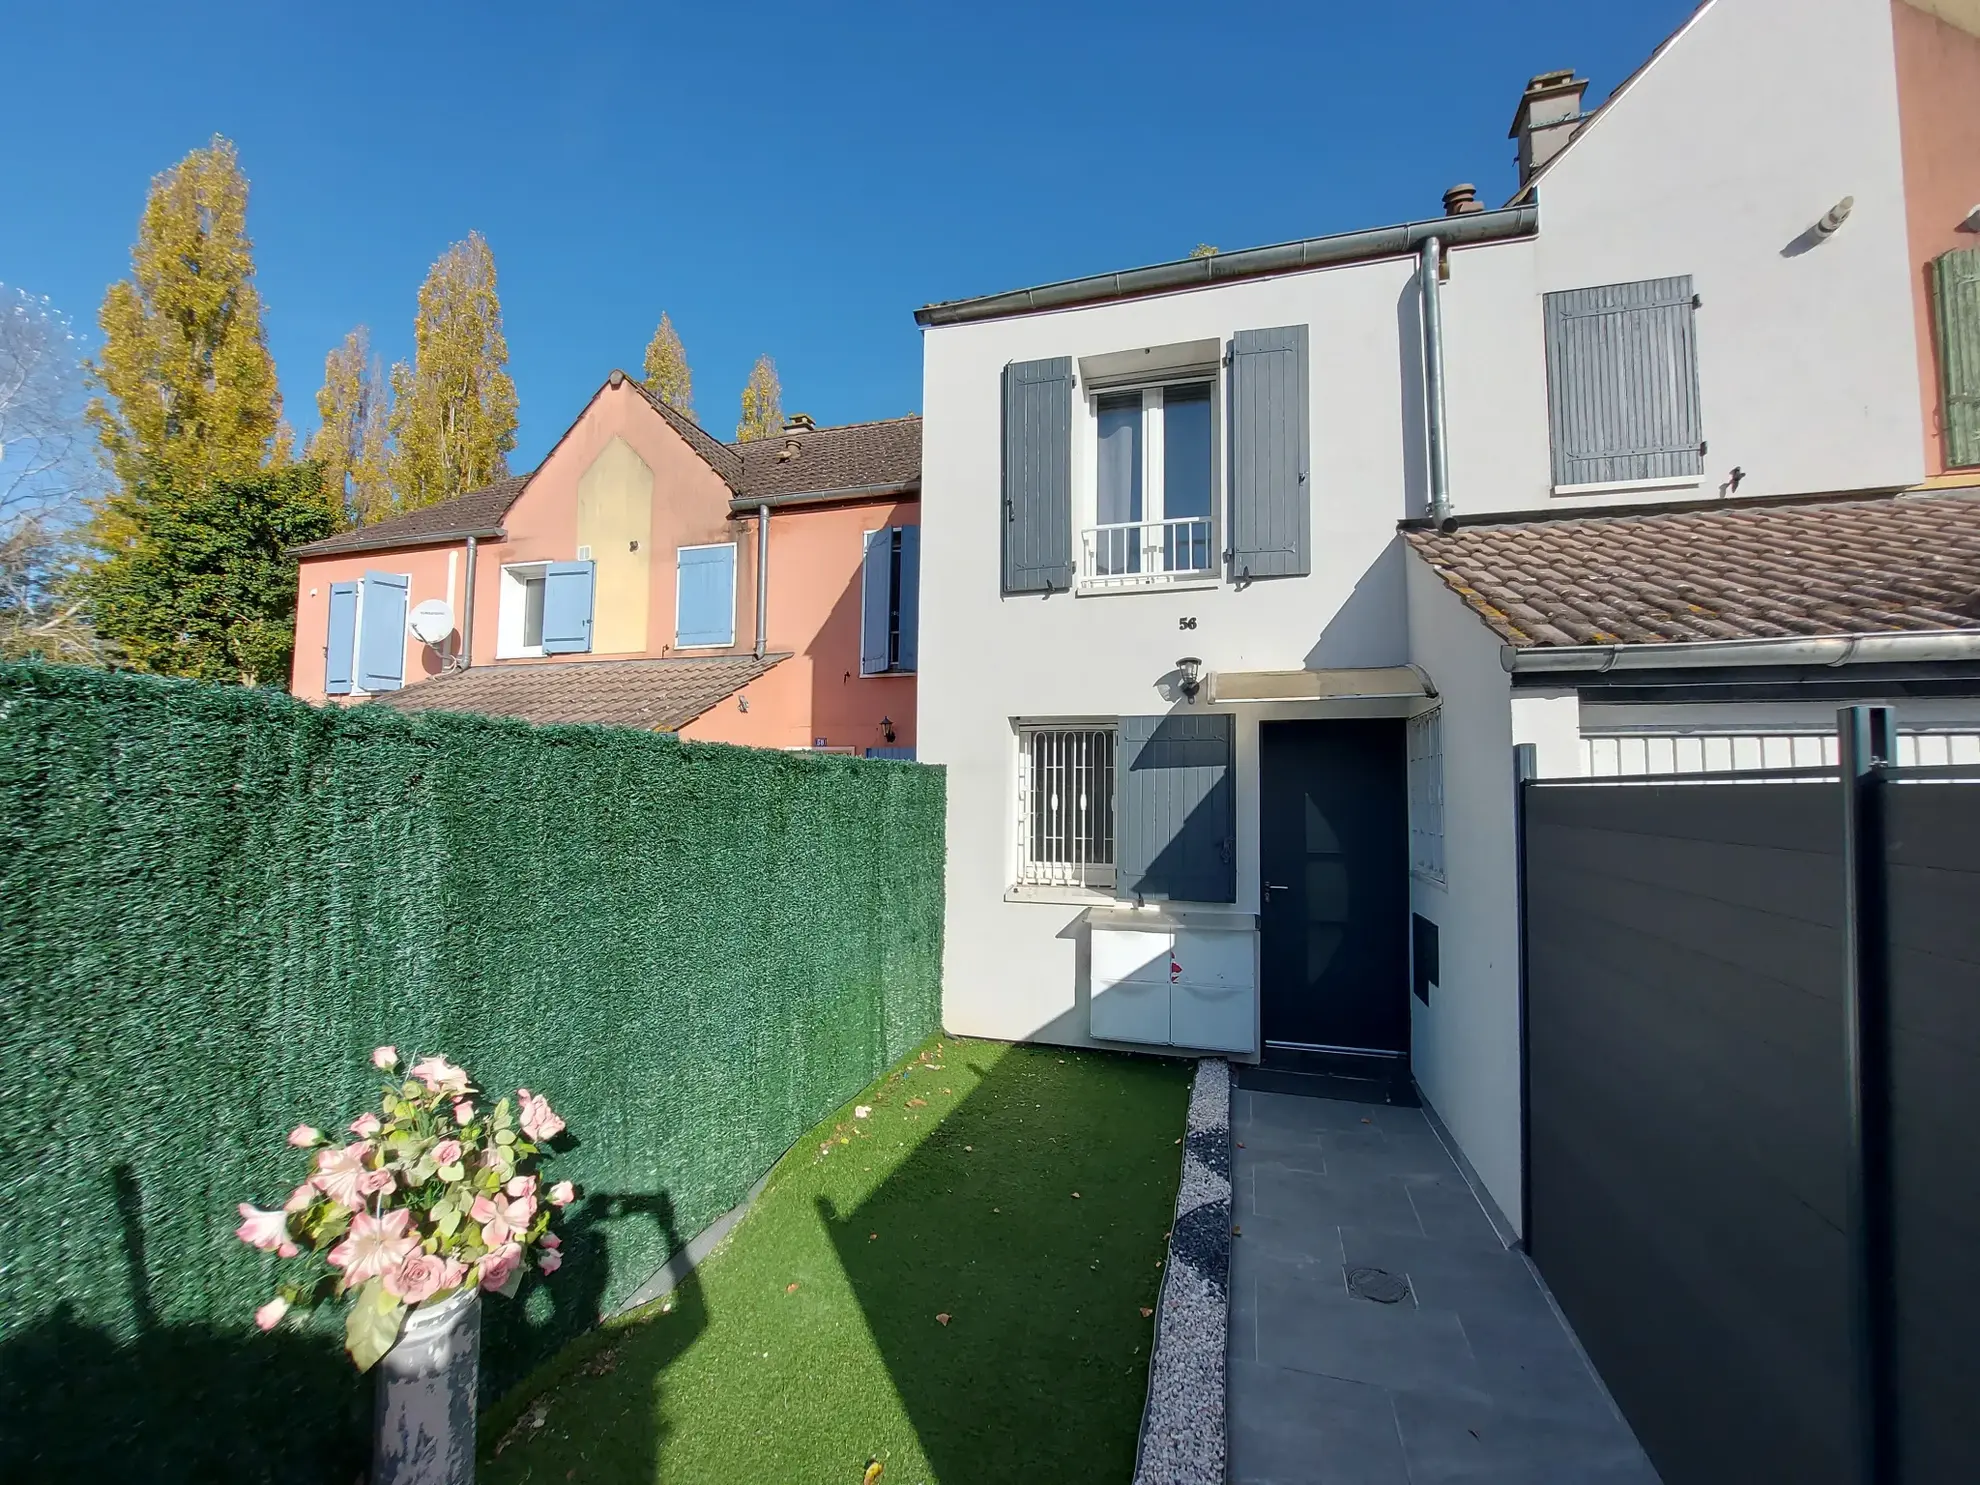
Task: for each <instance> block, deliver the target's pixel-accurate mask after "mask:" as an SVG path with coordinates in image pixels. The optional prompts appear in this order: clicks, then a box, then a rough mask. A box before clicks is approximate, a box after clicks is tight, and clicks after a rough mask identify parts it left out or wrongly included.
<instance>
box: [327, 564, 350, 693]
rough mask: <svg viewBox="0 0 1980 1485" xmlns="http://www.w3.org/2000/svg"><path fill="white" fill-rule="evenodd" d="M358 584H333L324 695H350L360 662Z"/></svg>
mask: <svg viewBox="0 0 1980 1485" xmlns="http://www.w3.org/2000/svg"><path fill="white" fill-rule="evenodd" d="M357 595H358V585H357V584H356V583H332V584H331V585H330V629H329V634H328V638H327V642H326V643H325V645H324V649H323V694H324V695H325V696H348V695H350V694H351V679H352V677H353V675H354V673H355V672H354V668H353V667H354V666H355V664H356V662H357V609H358V597H357Z"/></svg>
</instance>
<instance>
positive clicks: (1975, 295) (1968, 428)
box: [1932, 248, 1980, 469]
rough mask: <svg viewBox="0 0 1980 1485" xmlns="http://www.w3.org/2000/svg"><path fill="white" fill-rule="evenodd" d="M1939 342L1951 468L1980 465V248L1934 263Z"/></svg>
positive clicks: (1941, 402)
mask: <svg viewBox="0 0 1980 1485" xmlns="http://www.w3.org/2000/svg"><path fill="white" fill-rule="evenodd" d="M1932 314H1933V318H1934V320H1936V321H1937V324H1938V339H1939V427H1940V429H1941V431H1942V432H1943V434H1944V436H1945V441H1946V468H1948V469H1963V468H1966V467H1968V466H1971V465H1975V464H1980V248H1955V249H1953V250H1952V251H1951V252H1949V253H1941V254H1940V255H1939V256H1938V257H1937V258H1935V259H1933V260H1932Z"/></svg>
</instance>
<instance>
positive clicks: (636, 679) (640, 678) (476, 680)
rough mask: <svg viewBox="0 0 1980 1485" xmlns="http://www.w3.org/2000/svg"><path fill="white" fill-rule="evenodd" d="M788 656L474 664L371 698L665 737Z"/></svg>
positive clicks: (408, 707) (410, 707) (406, 707)
mask: <svg viewBox="0 0 1980 1485" xmlns="http://www.w3.org/2000/svg"><path fill="white" fill-rule="evenodd" d="M788 658H789V656H788V655H782V654H772V655H765V656H764V657H763V658H762V659H761V660H759V659H757V658H756V657H755V656H754V655H710V656H696V657H694V658H690V659H679V658H668V659H664V660H554V661H546V662H544V663H541V664H526V665H511V664H496V665H477V666H475V667H473V668H472V669H470V670H456V671H451V672H449V673H447V674H446V675H438V676H434V677H433V678H432V679H431V680H425V681H419V682H417V683H415V684H414V685H410V686H407V687H406V688H405V689H404V690H401V691H388V692H386V693H384V694H383V695H380V696H376V697H374V698H372V699H373V700H374V701H376V702H377V703H378V704H379V705H381V706H389V707H391V708H392V709H393V710H395V711H402V712H421V711H430V712H479V713H481V714H482V715H484V716H491V717H515V718H517V719H518V720H520V721H524V722H536V723H546V722H594V723H597V724H599V725H601V726H605V727H639V728H643V729H645V730H646V731H649V732H672V731H675V730H677V729H679V728H681V727H685V726H686V725H687V724H688V723H689V722H692V721H693V720H694V719H695V718H696V717H698V716H700V715H701V714H702V713H704V712H706V711H708V710H709V709H710V708H712V707H714V706H715V705H717V704H718V703H720V702H722V701H724V700H726V699H727V698H728V697H730V696H733V695H735V693H736V692H738V691H740V690H741V689H742V688H743V687H744V686H747V685H748V684H749V683H750V682H751V681H753V680H755V679H756V678H757V677H758V676H760V675H763V674H764V673H765V672H767V671H769V670H770V669H771V668H772V667H774V666H775V665H776V664H777V662H778V661H780V660H785V659H788Z"/></svg>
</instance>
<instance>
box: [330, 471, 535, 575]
mask: <svg viewBox="0 0 1980 1485" xmlns="http://www.w3.org/2000/svg"><path fill="white" fill-rule="evenodd" d="M528 483H529V476H528V475H526V474H518V475H512V476H511V477H510V478H508V479H505V480H497V481H496V482H495V483H494V484H492V485H488V486H486V487H485V488H483V489H479V490H470V491H468V492H467V494H465V495H456V496H454V498H453V499H451V500H436V501H434V502H433V504H431V505H422V506H421V507H420V508H419V509H418V510H409V511H407V512H406V513H405V514H404V515H402V516H393V517H392V518H391V519H389V520H385V521H374V522H373V523H372V524H371V525H369V526H353V527H352V528H351V529H350V530H349V531H339V532H338V533H337V534H336V535H335V536H326V537H324V538H323V540H321V541H313V542H311V543H309V545H307V546H301V547H297V548H296V549H295V550H294V552H293V553H292V555H294V556H298V557H317V556H323V555H326V554H328V553H331V552H366V551H370V550H372V549H373V548H378V547H410V546H418V545H419V544H420V543H421V542H428V541H444V540H447V539H449V538H452V537H459V536H463V535H465V534H467V533H468V532H473V533H474V534H475V535H476V536H486V535H488V534H489V533H490V532H493V531H499V530H500V529H501V526H502V518H503V517H504V516H506V515H507V514H508V513H509V507H510V506H512V505H514V504H515V503H516V497H517V496H518V495H520V494H522V492H523V486H524V485H526V484H528Z"/></svg>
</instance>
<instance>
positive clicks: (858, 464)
mask: <svg viewBox="0 0 1980 1485" xmlns="http://www.w3.org/2000/svg"><path fill="white" fill-rule="evenodd" d="M736 448H737V449H738V450H740V451H741V454H742V463H743V482H742V489H741V491H740V492H739V493H740V494H741V495H742V496H743V497H744V498H746V499H749V500H778V499H782V498H786V497H789V496H793V495H818V494H825V493H827V492H830V491H840V490H919V489H920V488H921V418H920V417H919V415H917V414H912V413H911V414H909V415H908V416H907V417H904V418H889V419H887V420H886V421H885V422H879V423H844V424H841V425H840V426H839V427H836V428H817V429H812V430H810V431H806V430H803V429H796V430H787V431H786V432H783V433H778V434H773V435H772V436H771V437H769V438H755V439H751V440H750V441H749V442H748V443H742V444H737V445H736Z"/></svg>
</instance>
